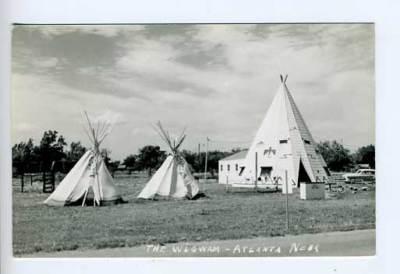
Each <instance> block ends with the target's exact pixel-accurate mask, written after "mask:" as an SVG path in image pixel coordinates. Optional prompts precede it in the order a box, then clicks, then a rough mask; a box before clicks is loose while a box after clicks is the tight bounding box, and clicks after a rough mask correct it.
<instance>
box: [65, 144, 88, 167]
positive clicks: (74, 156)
mask: <svg viewBox="0 0 400 274" xmlns="http://www.w3.org/2000/svg"><path fill="white" fill-rule="evenodd" d="M85 152H86V148H85V147H84V146H82V144H81V142H79V141H78V142H72V143H71V144H70V149H69V151H67V160H68V161H70V162H74V163H75V162H78V161H79V159H80V158H81V157H82V156H83V154H85Z"/></svg>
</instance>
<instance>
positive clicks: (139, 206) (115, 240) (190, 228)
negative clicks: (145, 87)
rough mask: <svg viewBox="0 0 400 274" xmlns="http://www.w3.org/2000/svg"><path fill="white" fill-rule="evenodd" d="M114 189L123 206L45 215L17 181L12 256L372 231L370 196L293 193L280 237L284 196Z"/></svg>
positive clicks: (208, 187)
mask: <svg viewBox="0 0 400 274" xmlns="http://www.w3.org/2000/svg"><path fill="white" fill-rule="evenodd" d="M115 181H116V184H117V185H118V187H119V188H120V190H121V192H122V193H123V197H124V199H125V200H127V201H128V203H126V204H120V205H116V206H109V207H96V208H94V207H84V208H82V207H47V206H45V205H44V204H43V203H42V202H43V200H45V198H46V197H47V196H48V194H43V193H40V189H41V183H39V182H34V184H33V186H32V187H31V186H30V185H28V186H27V187H26V192H24V193H20V192H19V190H20V188H19V180H14V181H13V190H14V191H13V247H14V254H15V255H16V256H23V255H24V254H26V253H35V252H39V251H47V252H52V251H61V250H75V249H100V248H110V247H125V246H136V245H141V244H147V243H160V244H162V243H172V242H178V241H207V240H217V239H239V238H252V237H258V236H267V237H269V236H278V235H285V234H302V233H317V232H326V231H337V230H353V229H364V228H375V191H366V192H359V193H357V194H352V193H351V192H349V191H346V192H345V193H343V194H338V195H335V196H334V197H332V198H330V199H327V200H321V201H302V200H300V199H299V194H298V193H295V194H293V195H291V196H290V199H289V207H290V229H289V231H285V196H284V195H282V194H280V193H257V192H254V191H251V190H247V191H246V192H244V191H234V192H229V193H227V192H226V191H225V188H224V186H222V185H218V184H216V183H215V182H208V183H206V184H204V185H202V187H203V189H204V190H205V193H206V194H207V196H208V197H207V198H202V199H199V200H195V201H189V200H182V201H174V200H169V201H137V200H136V196H137V195H138V193H139V192H140V190H141V189H142V187H143V185H144V184H145V182H146V181H147V178H140V177H133V176H129V177H128V176H126V177H117V178H116V180H115Z"/></svg>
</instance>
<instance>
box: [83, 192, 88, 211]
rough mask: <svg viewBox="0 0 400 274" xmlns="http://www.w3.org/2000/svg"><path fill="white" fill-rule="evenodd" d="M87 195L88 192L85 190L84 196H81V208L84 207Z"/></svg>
mask: <svg viewBox="0 0 400 274" xmlns="http://www.w3.org/2000/svg"><path fill="white" fill-rule="evenodd" d="M87 194H88V190H87V189H86V190H85V195H84V196H83V201H82V207H84V206H85V202H86V197H87Z"/></svg>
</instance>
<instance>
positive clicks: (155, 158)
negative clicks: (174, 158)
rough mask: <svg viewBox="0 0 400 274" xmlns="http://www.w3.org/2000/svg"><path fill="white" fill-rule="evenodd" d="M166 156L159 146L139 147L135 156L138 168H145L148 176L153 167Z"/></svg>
mask: <svg viewBox="0 0 400 274" xmlns="http://www.w3.org/2000/svg"><path fill="white" fill-rule="evenodd" d="M166 156H167V155H166V153H165V151H162V150H160V147H159V146H144V147H142V148H141V149H139V154H138V156H137V160H138V166H139V169H140V170H143V169H146V170H147V171H148V173H149V176H150V175H151V173H152V171H153V170H154V169H157V168H158V167H160V166H161V164H162V163H163V161H164V160H165V158H166Z"/></svg>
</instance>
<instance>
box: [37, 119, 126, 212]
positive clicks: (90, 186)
mask: <svg viewBox="0 0 400 274" xmlns="http://www.w3.org/2000/svg"><path fill="white" fill-rule="evenodd" d="M85 115H86V118H87V122H88V130H87V132H86V133H87V134H88V137H89V139H90V141H91V142H92V144H93V148H92V149H90V150H88V151H87V152H86V153H85V154H84V155H83V156H82V157H81V158H80V159H79V161H78V162H77V163H76V164H75V166H74V167H73V168H72V169H71V170H70V172H69V173H68V174H67V176H65V178H64V179H63V180H62V181H61V183H60V184H59V185H58V187H57V188H56V190H55V191H54V192H53V193H52V194H51V195H50V196H49V197H48V198H47V199H46V201H44V203H45V204H47V205H51V206H64V205H72V204H79V205H82V206H84V205H85V204H86V203H87V202H88V201H89V200H93V206H96V205H97V206H100V205H105V204H110V203H118V202H122V198H121V196H120V194H119V192H118V189H117V187H116V186H115V185H114V182H113V178H112V177H111V175H110V173H109V172H108V170H107V167H106V165H105V163H104V160H103V157H102V155H101V153H100V149H99V147H100V144H101V143H102V141H103V140H104V138H105V137H106V136H107V135H108V134H109V132H110V129H111V123H110V122H108V121H101V120H98V121H95V122H91V121H90V119H89V117H88V115H87V114H86V112H85Z"/></svg>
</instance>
